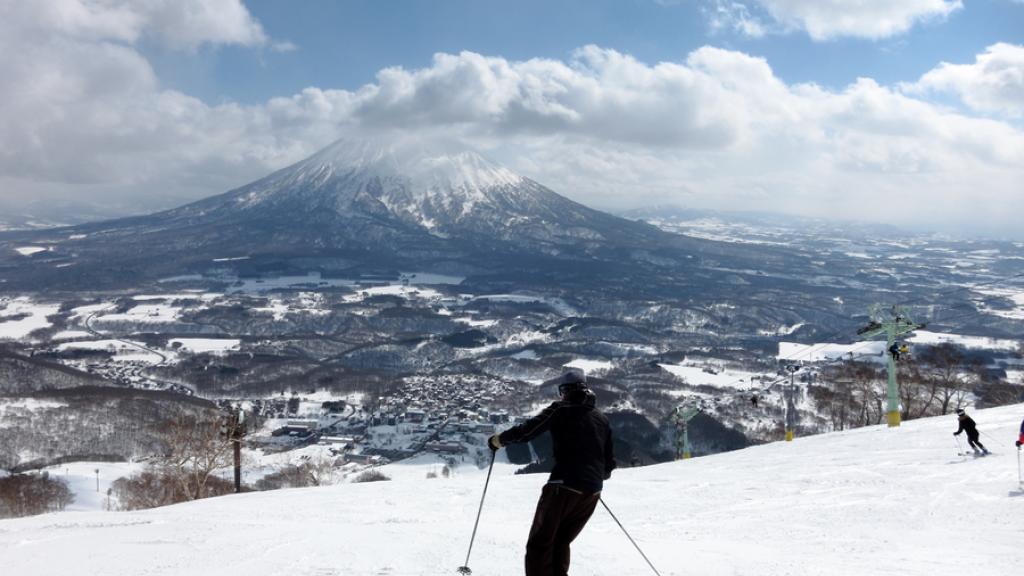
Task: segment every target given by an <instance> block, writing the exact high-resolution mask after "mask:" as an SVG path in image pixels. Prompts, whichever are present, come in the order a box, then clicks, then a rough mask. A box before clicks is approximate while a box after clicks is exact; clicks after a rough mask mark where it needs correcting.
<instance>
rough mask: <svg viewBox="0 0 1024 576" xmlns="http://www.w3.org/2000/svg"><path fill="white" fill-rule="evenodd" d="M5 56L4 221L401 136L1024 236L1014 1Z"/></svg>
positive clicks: (250, 174) (63, 14) (759, 3)
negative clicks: (343, 140) (435, 137)
mask: <svg viewBox="0 0 1024 576" xmlns="http://www.w3.org/2000/svg"><path fill="white" fill-rule="evenodd" d="M0 50H2V53H3V54H4V55H5V56H4V58H3V59H0V214H2V213H3V212H6V213H7V214H14V213H16V212H19V211H21V212H25V211H28V212H32V213H33V214H36V215H39V216H46V215H47V214H49V213H56V211H57V210H59V209H66V208H69V207H70V208H72V209H81V211H82V212H83V213H89V214H97V215H115V214H127V213H140V212H146V211H150V210H153V209H157V208H166V207H170V206H174V205H178V204H181V203H184V202H186V201H189V200H192V199H196V198H200V197H204V196H209V195H213V194H217V193H220V192H224V191H226V190H228V189H230V188H232V187H235V186H238V185H241V184H244V183H246V182H248V181H250V180H253V179H255V178H258V177H260V176H262V175H264V174H266V173H267V172H269V171H271V170H274V169H277V168H280V167H283V166H285V165H287V164H290V163H292V162H294V161H297V160H299V159H301V158H303V157H305V156H307V155H309V154H310V153H312V152H314V151H316V150H317V149H319V148H321V147H323V146H325V145H327V144H328V143H330V142H332V141H333V140H335V139H337V138H339V137H342V136H348V137H351V136H359V135H363V134H378V133H382V132H407V131H414V132H416V133H418V134H427V135H430V134H435V133H436V134H439V135H444V136H445V137H446V138H448V139H451V138H455V139H458V140H461V141H463V142H464V143H465V144H466V145H467V146H469V147H472V148H476V149H478V150H480V151H482V152H483V153H485V154H486V155H488V156H490V157H492V158H494V159H495V160H498V161H501V162H503V163H505V164H507V165H508V166H509V167H510V168H512V169H514V170H516V171H518V172H520V173H522V174H524V175H526V176H528V177H531V178H533V179H534V180H537V181H539V182H541V183H543V184H545V185H547V186H549V187H551V188H553V189H554V190H556V191H558V192H560V193H562V194H564V195H566V196H569V197H571V198H573V199H575V200H578V201H581V202H584V203H586V204H589V205H591V206H595V207H598V208H603V209H608V210H620V209H626V208H633V207H640V206H646V205H654V204H674V205H679V206H684V207H691V208H709V209H719V210H734V209H742V210H762V211H771V212H784V213H791V214H799V215H809V216H824V217H842V218H847V219H849V218H853V219H864V220H869V221H879V222H888V223H905V224H906V223H912V224H913V225H915V226H918V227H919V226H922V225H923V226H926V227H931V228H936V229H940V230H945V231H952V232H959V233H963V234H970V235H978V234H980V235H988V236H1009V235H1013V236H1016V237H1018V238H1024V226H1021V225H1020V224H1019V223H1018V222H1019V220H1020V215H1021V214H1022V213H1024V0H900V1H899V2H892V1H890V0H564V1H561V0H560V1H552V0H536V1H535V0H517V1H516V2H500V1H497V0H444V1H432V0H420V1H411V0H408V1H405V0H393V1H389V2H379V1H375V0H365V1H362V0H360V1H355V0H305V1H303V2H281V1H279V0H248V1H244V2H243V1H242V0H134V1H133V0H33V1H31V2H26V1H21V0H0ZM0 220H3V218H2V217H0Z"/></svg>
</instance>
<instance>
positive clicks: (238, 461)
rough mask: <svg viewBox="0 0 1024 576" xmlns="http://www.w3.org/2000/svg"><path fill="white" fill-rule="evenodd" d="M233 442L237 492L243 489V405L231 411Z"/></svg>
mask: <svg viewBox="0 0 1024 576" xmlns="http://www.w3.org/2000/svg"><path fill="white" fill-rule="evenodd" d="M231 415H232V418H231V420H232V422H231V424H232V425H231V443H232V444H233V448H234V452H235V494H238V493H239V492H241V491H242V436H243V435H244V434H245V411H244V410H242V408H241V407H238V408H235V409H234V410H232V411H231Z"/></svg>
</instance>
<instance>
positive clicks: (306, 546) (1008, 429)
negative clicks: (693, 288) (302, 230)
mask: <svg viewBox="0 0 1024 576" xmlns="http://www.w3.org/2000/svg"><path fill="white" fill-rule="evenodd" d="M973 416H974V418H975V419H976V420H977V421H978V423H979V429H980V430H981V431H982V433H983V435H982V440H983V441H984V442H985V443H986V445H988V446H989V448H990V449H992V450H993V452H994V454H993V455H990V456H987V457H983V458H973V457H964V456H959V455H957V450H958V447H957V445H956V444H955V443H954V442H955V440H954V439H953V438H952V437H951V436H950V432H952V431H954V430H955V429H956V422H955V417H954V416H944V417H940V418H932V419H924V420H915V421H910V422H905V423H904V424H903V426H901V427H900V428H897V429H888V428H885V427H870V428H862V429H857V430H852V431H847V432H840V433H833V434H826V435H820V436H814V437H809V438H797V439H796V440H795V441H794V442H791V443H786V442H777V443H773V444H768V445H763V446H758V447H754V448H748V449H744V450H738V451H735V452H729V453H724V454H719V455H715V456H708V457H703V458H695V459H692V460H686V461H679V462H674V463H669V464H662V465H656V466H649V467H644V468H631V469H622V470H618V471H616V472H615V474H614V475H613V478H612V480H611V481H609V482H608V483H607V484H606V486H605V492H604V494H603V499H604V501H605V502H606V504H607V505H608V506H609V507H610V508H611V510H612V511H613V512H614V513H615V515H616V516H617V517H618V519H619V520H620V521H621V522H622V524H623V525H624V526H625V528H626V529H627V530H628V531H629V532H630V535H631V536H632V537H633V538H634V539H635V540H636V542H637V544H638V545H639V546H640V547H641V548H642V549H643V550H644V552H645V553H646V555H647V556H648V557H649V558H650V560H651V562H652V563H653V564H654V565H655V567H656V568H658V570H659V571H660V573H661V574H663V575H665V576H671V575H675V576H684V575H690V574H700V575H702V576H763V575H773V576H774V575H781V574H785V575H789V576H812V575H813V576H820V575H828V576H862V575H865V574H881V573H885V574H900V575H902V576H917V575H920V576H944V575H949V576H953V575H956V576H960V575H961V574H965V573H969V574H976V575H978V576H1003V575H1010V574H1015V573H1017V571H1019V569H1020V566H1021V564H1022V562H1024V552H1021V540H1020V538H1021V532H1020V519H1021V517H1022V514H1024V490H1021V489H1020V487H1019V485H1018V479H1019V470H1018V454H1017V451H1016V450H1015V449H1014V447H1013V440H1014V439H1015V438H1016V434H1017V429H1018V426H1019V424H1020V420H1021V418H1022V417H1024V406H1022V405H1016V406H1007V407H1003V408H994V409H989V410H979V411H977V412H975V413H974V414H973ZM499 454H502V455H503V452H502V453H499ZM429 469H430V466H429V465H427V466H425V465H423V464H422V463H420V464H415V463H413V464H410V463H398V464H393V465H391V466H388V467H385V468H384V469H383V471H384V472H385V473H386V474H389V475H391V476H392V477H393V478H394V479H393V480H392V481H390V482H377V483H370V484H342V485H337V486H332V487H323V488H311V489H296V490H286V491H277V492H262V493H250V494H242V495H237V496H228V497H222V498H217V499H210V500H204V501H197V502H192V503H188V504H183V505H177V506H171V507H167V508H163V509H155V510H150V511H143V512H122V513H112V512H65V513H58V514H50V515H46V516H40V517H34V518H26V519H18V520H5V521H0V561H2V563H3V565H4V567H5V571H6V572H5V573H7V572H9V573H11V574H33V575H35V576H50V575H53V576H58V575H63V574H69V573H74V574H81V575H90V574H95V575H103V576H118V575H125V576H136V575H138V574H146V575H150V576H157V575H161V574H167V575H179V574H188V575H190V576H200V575H206V574H209V575H211V576H212V575H214V574H221V573H223V572H224V571H225V570H230V571H232V572H235V571H237V572H240V573H244V574H250V575H253V576H261V575H278V574H316V575H328V574H338V575H342V574H344V575H347V576H348V575H352V576H362V575H367V576H369V575H384V574H386V575H393V576H399V575H401V576H413V575H424V576H425V575H431V576H433V575H437V574H455V573H456V572H455V570H456V568H457V567H458V566H460V565H462V564H463V563H464V561H465V555H466V551H467V546H468V544H469V537H470V533H471V530H472V527H473V520H474V517H475V514H476V511H477V506H478V504H479V502H480V496H481V491H482V488H483V484H484V479H485V472H486V470H477V469H475V468H474V467H472V466H471V465H465V466H463V467H460V468H457V469H456V474H455V476H453V477H452V478H448V479H443V478H436V479H429V480H428V479H426V478H425V475H426V472H427V471H429ZM511 472H512V467H511V466H509V465H508V464H505V463H503V462H499V464H497V465H496V467H495V474H494V476H493V477H492V478H491V481H490V485H489V488H488V492H487V497H486V501H485V503H484V508H483V514H482V518H481V521H480V527H479V531H478V533H477V537H476V541H475V543H474V546H473V550H472V556H471V557H470V560H469V566H470V567H471V568H472V569H473V572H474V573H475V574H487V575H492V576H512V575H516V574H521V573H522V554H523V549H524V544H525V539H526V535H527V531H528V529H529V524H530V520H531V517H532V514H533V508H534V505H535V503H536V498H537V496H538V494H539V492H540V487H541V485H542V484H543V482H544V479H545V478H544V476H543V475H525V476H522V475H516V476H514V475H512V474H511ZM573 573H574V574H588V575H591V574H593V575H605V574H616V575H621V574H637V575H639V574H651V573H652V572H651V571H650V569H649V567H648V566H647V565H646V564H645V563H644V561H643V559H642V558H641V557H640V555H639V554H638V553H637V551H636V550H635V549H634V548H633V547H632V545H631V544H630V543H629V541H628V540H627V539H626V537H625V536H624V535H623V533H622V532H621V530H620V529H619V527H618V526H617V525H616V524H615V522H614V521H613V520H612V519H611V518H610V517H609V516H608V514H607V513H606V512H605V511H604V510H603V509H602V508H601V507H598V510H597V512H596V513H595V516H594V518H593V519H592V520H591V521H590V524H589V525H588V526H587V527H586V528H585V529H584V531H583V533H582V535H581V536H580V537H579V539H578V540H577V541H576V543H575V544H574V545H573Z"/></svg>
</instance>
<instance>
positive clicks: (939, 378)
mask: <svg viewBox="0 0 1024 576" xmlns="http://www.w3.org/2000/svg"><path fill="white" fill-rule="evenodd" d="M917 357H918V364H919V370H920V373H921V377H922V379H923V380H924V382H925V383H926V385H927V386H928V388H929V389H930V390H931V392H932V394H933V395H934V397H935V398H936V399H937V404H938V406H937V408H938V412H939V414H949V413H950V412H951V411H953V410H956V409H957V408H961V407H962V406H963V403H964V401H965V400H966V397H967V393H968V391H969V390H970V389H971V387H972V386H974V384H976V383H977V381H978V372H979V368H980V366H978V362H977V361H968V360H967V359H966V358H965V356H964V354H963V352H961V351H960V349H959V348H958V347H956V346H955V345H953V344H949V343H942V344H939V345H937V346H930V347H928V348H925V349H924V350H922V351H921V352H920V353H919V354H918V355H917Z"/></svg>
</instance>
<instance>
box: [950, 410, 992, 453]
mask: <svg viewBox="0 0 1024 576" xmlns="http://www.w3.org/2000/svg"><path fill="white" fill-rule="evenodd" d="M956 415H957V418H959V419H960V427H959V428H957V430H956V432H953V436H959V435H960V433H961V432H967V443H968V444H970V446H971V450H974V453H975V454H981V455H985V454H988V449H987V448H985V447H984V446H982V444H981V442H979V441H978V427H977V425H975V423H974V420H973V419H971V417H970V416H968V415H967V413H966V412H964V409H963V408H960V409H959V410H957V411H956ZM979 448H981V450H980V451H979V450H978V449H979Z"/></svg>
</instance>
